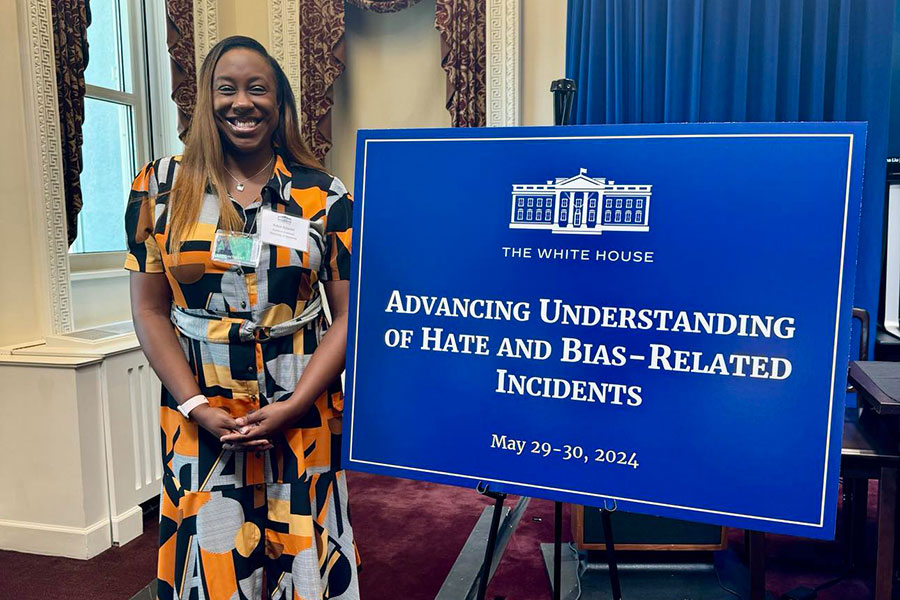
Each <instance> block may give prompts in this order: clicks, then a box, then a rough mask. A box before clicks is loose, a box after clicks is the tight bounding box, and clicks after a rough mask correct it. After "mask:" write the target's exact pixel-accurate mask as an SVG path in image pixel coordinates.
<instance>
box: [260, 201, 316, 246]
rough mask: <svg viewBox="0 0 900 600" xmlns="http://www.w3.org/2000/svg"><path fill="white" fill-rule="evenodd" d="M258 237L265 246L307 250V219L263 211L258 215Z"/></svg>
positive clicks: (267, 210) (272, 211)
mask: <svg viewBox="0 0 900 600" xmlns="http://www.w3.org/2000/svg"><path fill="white" fill-rule="evenodd" d="M259 237H260V239H261V240H262V241H263V242H265V243H266V244H270V245H273V246H287V247H288V248H293V249H294V250H300V251H301V252H306V251H307V250H309V219H303V218H301V217H295V216H293V215H286V214H284V213H278V212H275V211H274V210H269V209H263V210H262V211H261V212H260V215H259Z"/></svg>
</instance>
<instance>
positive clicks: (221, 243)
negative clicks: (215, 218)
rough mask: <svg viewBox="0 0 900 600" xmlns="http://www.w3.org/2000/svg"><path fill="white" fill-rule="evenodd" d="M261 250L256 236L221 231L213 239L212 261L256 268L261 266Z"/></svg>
mask: <svg viewBox="0 0 900 600" xmlns="http://www.w3.org/2000/svg"><path fill="white" fill-rule="evenodd" d="M261 248H262V244H261V243H260V241H259V238H258V237H256V236H253V235H249V234H246V233H238V232H234V231H222V230H221V229H220V230H218V231H216V237H215V238H214V239H213V248H212V259H213V260H214V261H216V262H223V263H228V264H229V265H241V266H242V267H255V266H256V265H258V264H259V254H260V249H261Z"/></svg>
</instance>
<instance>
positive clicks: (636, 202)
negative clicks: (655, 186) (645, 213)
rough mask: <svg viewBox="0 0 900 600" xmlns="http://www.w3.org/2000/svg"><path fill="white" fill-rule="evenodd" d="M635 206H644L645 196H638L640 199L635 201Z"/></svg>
mask: <svg viewBox="0 0 900 600" xmlns="http://www.w3.org/2000/svg"><path fill="white" fill-rule="evenodd" d="M634 207H635V208H644V199H643V198H638V199H637V200H636V201H635V205H634Z"/></svg>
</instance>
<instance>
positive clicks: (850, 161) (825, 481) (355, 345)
mask: <svg viewBox="0 0 900 600" xmlns="http://www.w3.org/2000/svg"><path fill="white" fill-rule="evenodd" d="M854 135H855V134H853V133H740V134H729V133H722V134H670V135H666V134H656V135H588V136H546V137H544V136H529V137H525V136H523V137H515V136H513V137H472V138H468V137H467V138H382V139H371V138H369V139H366V141H365V146H364V150H363V172H362V193H361V195H360V198H361V200H362V205H361V206H360V222H359V248H358V249H354V251H355V252H356V251H358V252H359V263H358V264H359V269H357V281H356V290H357V294H356V313H355V317H354V318H355V325H356V327H355V330H354V331H353V381H352V383H353V391H354V393H353V398H352V399H351V402H350V455H349V461H350V463H357V464H365V465H372V466H377V467H388V468H392V469H399V470H405V471H414V472H418V473H430V474H432V475H442V476H445V477H458V478H460V479H471V480H472V481H486V482H494V483H501V484H506V485H514V486H518V487H523V488H532V489H539V490H546V491H551V492H563V493H567V494H572V495H575V496H585V497H590V498H601V499H609V500H616V501H621V502H633V503H635V504H645V505H649V506H659V507H661V508H675V509H680V510H686V511H693V512H699V513H706V514H714V515H722V516H727V517H738V518H744V519H752V520H760V521H769V522H772V523H784V524H787V525H799V526H806V527H816V528H822V527H823V526H824V523H825V497H826V495H827V484H828V454H829V451H830V449H831V429H832V423H831V421H832V413H833V408H834V389H835V388H834V380H835V377H836V375H837V373H836V363H837V351H838V336H839V331H838V327H839V325H840V320H841V294H842V293H843V284H844V256H845V253H846V246H847V219H848V217H849V215H848V211H847V208H848V205H849V202H850V177H851V167H852V164H853V141H854ZM675 138H683V139H684V138H847V140H848V142H849V143H848V146H847V177H846V188H845V193H844V220H843V230H842V232H841V258H840V268H839V275H838V286H837V303H836V304H837V308H836V309H835V319H834V350H833V354H832V359H831V394H830V396H829V398H828V419H827V423H828V425H827V431H826V439H825V461H824V462H825V465H824V469H823V474H822V504H821V509H820V511H819V521H818V523H816V522H808V521H792V520H789V519H779V518H776V517H766V516H761V515H747V514H741V513H731V512H725V511H720V510H712V509H708V508H701V507H696V506H682V505H680V504H667V503H664V502H653V501H650V500H641V499H638V498H625V497H621V496H612V495H602V494H595V493H592V492H584V491H578V490H567V489H562V488H555V487H549V486H542V485H535V484H532V483H522V482H519V481H506V480H503V479H496V478H493V477H484V476H478V475H465V474H461V473H448V472H444V471H434V470H430V469H420V468H417V467H409V466H405V465H394V464H388V463H380V462H375V461H368V460H360V459H354V458H353V426H354V420H355V419H354V415H355V414H356V411H354V410H353V409H354V405H355V404H356V393H355V392H356V373H357V368H356V365H357V364H358V363H357V354H356V353H357V351H358V348H359V306H360V293H359V291H360V290H361V289H362V287H361V286H362V266H363V262H362V261H363V233H364V223H365V210H366V207H365V196H366V166H367V164H366V163H367V160H368V155H369V144H370V143H400V142H471V141H478V142H486V141H495V142H496V141H502V142H507V141H515V140H526V141H543V140H548V141H549V140H572V141H575V140H614V139H615V140H623V139H675ZM354 226H356V224H354Z"/></svg>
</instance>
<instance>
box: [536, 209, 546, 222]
mask: <svg viewBox="0 0 900 600" xmlns="http://www.w3.org/2000/svg"><path fill="white" fill-rule="evenodd" d="M534 220H535V221H543V220H544V211H542V210H541V209H538V210H536V211H534Z"/></svg>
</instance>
